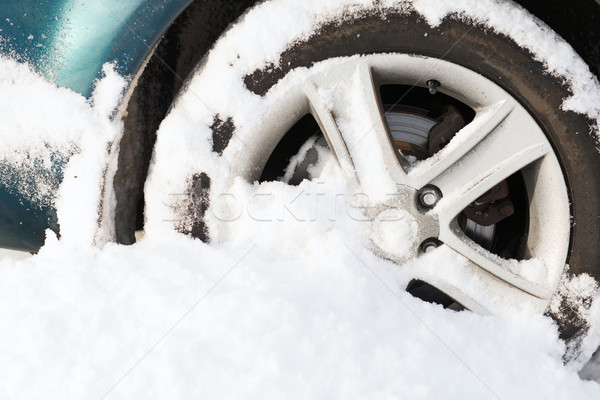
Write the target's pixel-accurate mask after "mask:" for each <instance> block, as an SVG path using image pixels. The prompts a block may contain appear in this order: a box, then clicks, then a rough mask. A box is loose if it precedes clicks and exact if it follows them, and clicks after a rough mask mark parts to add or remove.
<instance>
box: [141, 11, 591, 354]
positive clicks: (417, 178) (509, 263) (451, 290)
mask: <svg viewBox="0 0 600 400" xmlns="http://www.w3.org/2000/svg"><path fill="white" fill-rule="evenodd" d="M270 6H271V5H270V3H268V2H267V3H265V4H262V5H261V6H260V7H259V8H258V9H257V10H253V12H250V13H248V14H246V15H245V16H244V18H243V20H242V22H241V24H240V26H234V28H232V29H231V30H230V31H229V32H228V34H226V35H225V36H224V37H223V39H222V40H221V41H220V42H218V43H217V45H216V46H215V47H214V49H213V50H212V52H211V53H210V54H209V55H208V56H207V57H206V58H205V60H204V61H203V62H202V63H201V65H199V67H198V69H197V71H196V72H195V74H194V75H193V77H192V79H191V80H190V82H189V83H188V85H187V86H186V89H184V91H183V93H182V94H181V96H180V98H179V100H178V102H177V103H176V105H175V107H174V109H173V112H172V113H171V116H170V117H169V118H167V121H165V122H166V123H165V124H164V127H163V128H164V130H168V129H169V128H171V129H172V128H173V127H174V126H178V127H179V130H180V131H183V132H184V133H182V139H181V142H185V148H183V147H182V148H181V149H180V150H181V152H185V153H187V154H188V156H187V157H189V163H188V164H185V163H183V162H181V168H180V170H181V171H182V172H181V173H179V176H181V177H184V176H185V179H183V178H182V179H180V182H181V184H180V190H181V191H182V192H186V193H188V196H187V197H186V199H185V200H183V201H181V202H180V203H178V205H176V206H174V207H172V209H173V210H175V214H176V215H178V216H179V217H178V218H180V219H179V220H178V222H177V224H176V226H177V228H178V229H179V230H180V231H183V232H186V233H190V234H192V235H194V236H196V237H201V238H203V239H205V240H209V239H213V240H214V239H216V238H219V237H223V235H224V232H226V227H224V224H226V223H225V222H223V221H216V220H211V219H210V216H209V213H208V212H207V210H210V208H211V207H215V204H214V203H215V202H216V199H217V198H218V197H219V194H220V193H225V192H226V191H227V190H228V188H229V187H231V184H232V182H234V180H235V179H236V178H237V177H242V178H244V179H245V180H247V181H249V182H253V181H258V182H261V181H269V180H274V179H277V178H278V177H281V176H284V175H285V172H286V169H287V170H288V174H287V175H286V176H287V178H286V179H287V181H288V183H290V184H294V183H297V182H300V181H301V180H302V179H303V178H305V177H310V173H309V168H308V166H309V165H310V164H314V161H315V160H316V158H315V157H317V156H318V155H317V156H315V154H317V153H318V152H315V151H313V152H311V151H306V148H307V147H306V146H307V145H306V143H309V147H312V148H313V149H316V148H317V147H318V146H322V147H327V148H328V149H329V151H330V152H331V153H332V154H333V156H334V157H335V159H336V160H337V162H338V164H339V166H340V168H341V170H342V173H343V175H344V177H345V179H346V182H347V185H348V191H349V192H352V193H356V192H361V193H363V194H365V195H366V198H367V199H368V200H366V204H362V205H361V207H362V209H363V210H365V211H364V215H365V216H366V217H367V219H368V220H369V221H371V222H370V224H371V225H370V227H371V228H370V229H371V231H372V234H371V235H370V236H369V239H368V243H366V245H367V246H370V248H372V249H373V251H374V252H375V253H376V254H377V255H379V256H381V257H383V258H387V259H389V260H392V261H394V262H395V263H397V264H398V265H400V266H402V265H405V264H406V262H407V260H409V259H414V258H419V257H427V255H428V253H429V252H430V251H432V250H433V251H443V252H447V253H448V254H455V255H458V256H459V257H461V258H462V259H463V260H465V262H464V263H463V264H461V265H462V267H461V270H460V271H457V272H456V273H452V274H447V273H436V272H435V271H429V270H428V271H418V270H415V272H414V279H412V280H411V281H410V283H409V284H408V285H407V290H408V291H409V292H410V293H412V294H413V295H414V296H417V297H419V298H422V299H423V300H426V301H430V302H436V303H440V304H442V305H444V306H446V307H450V308H454V309H462V308H466V309H469V310H471V311H475V312H479V313H483V314H488V313H496V312H501V311H500V310H503V309H504V308H503V307H504V306H510V307H525V308H529V309H534V310H537V311H538V312H540V313H541V312H548V313H550V314H551V315H552V316H553V317H554V318H555V319H556V320H557V322H558V323H559V325H560V328H561V334H562V336H563V337H564V338H580V337H582V335H583V334H584V333H585V331H586V329H587V322H586V321H585V318H584V317H583V314H584V313H583V312H582V307H583V309H585V307H586V306H585V305H586V304H587V307H589V302H590V301H591V299H590V296H591V294H590V293H591V292H586V293H583V292H582V293H580V294H581V296H579V297H578V296H572V295H566V294H565V293H564V292H560V290H559V288H560V287H561V282H563V284H562V285H563V286H564V282H565V281H568V280H569V279H575V278H576V277H579V278H581V277H585V279H588V278H589V280H588V281H586V282H588V283H589V285H591V286H594V285H595V281H594V279H595V280H597V279H598V278H599V275H600V271H599V269H598V267H597V262H598V260H599V259H600V258H599V256H600V254H599V252H600V249H599V248H598V246H597V243H599V242H600V229H598V226H599V225H598V223H599V218H600V217H599V216H600V203H599V195H600V193H599V190H600V181H599V178H598V176H597V174H595V171H597V170H598V168H600V163H599V158H598V154H597V150H596V144H595V138H594V137H593V135H592V132H591V130H592V128H590V126H591V123H592V121H590V120H589V118H587V117H585V116H582V115H580V114H577V113H575V112H571V111H564V110H562V109H561V104H562V102H563V100H564V99H565V98H567V97H568V96H570V95H571V90H570V88H569V85H568V84H567V82H565V81H564V80H561V79H560V78H558V77H556V76H552V75H551V74H549V73H547V72H546V71H545V67H544V64H543V62H541V61H540V60H538V59H536V57H535V56H534V55H533V54H531V53H530V52H529V51H528V50H526V49H523V48H521V47H520V46H519V45H517V44H516V43H515V41H514V40H513V39H511V38H509V37H508V36H506V35H504V34H501V33H498V32H496V31H494V30H493V29H491V28H490V27H486V26H483V25H481V24H479V23H477V22H475V21H474V20H470V19H469V18H468V17H464V16H456V15H454V16H451V17H448V18H445V19H444V20H443V21H442V22H441V23H440V24H439V25H437V26H431V25H430V24H428V23H427V22H426V21H425V19H424V18H423V16H422V15H420V14H419V13H418V12H416V11H415V10H414V9H412V8H411V7H409V6H406V5H403V6H402V7H396V8H393V7H392V8H378V9H376V10H373V9H360V7H359V10H350V9H348V8H346V9H343V8H342V9H341V11H339V12H338V13H325V12H320V11H317V10H315V11H314V14H315V15H317V16H318V17H319V18H318V19H317V20H318V21H320V22H319V23H318V24H315V26H313V27H312V28H311V29H310V30H309V31H308V32H307V31H303V32H301V33H300V34H298V35H296V36H294V35H295V33H294V32H292V31H293V29H292V28H289V29H288V30H289V31H286V29H287V28H286V27H285V26H284V24H275V25H276V26H275V28H273V29H274V31H271V32H270V33H271V34H272V35H274V36H278V37H279V36H280V37H287V38H289V39H287V44H286V46H285V48H282V51H280V52H278V53H277V54H276V55H275V56H273V55H272V54H270V53H266V54H265V55H264V57H263V59H262V61H260V62H257V61H256V59H257V56H256V52H254V53H252V52H250V51H249V52H248V53H244V48H245V47H249V48H253V45H254V43H253V41H255V40H256V38H255V37H252V35H248V36H245V34H243V32H245V31H244V26H260V25H261V22H260V21H264V18H265V15H267V14H268V10H269V7H270ZM272 7H273V8H275V5H273V6H272ZM498 7H500V6H498ZM510 7H511V10H512V12H515V13H517V14H518V15H519V16H521V17H523V16H524V15H526V14H525V13H524V11H522V10H521V9H519V8H518V7H517V6H513V5H511V6H510ZM492 11H493V10H492ZM527 18H530V19H531V18H533V17H531V16H528V17H527ZM236 51H237V52H238V53H236ZM246 54H248V55H247V56H246ZM246 57H248V58H246ZM214 71H220V75H216V74H215V73H214ZM215 76H219V79H220V82H219V85H218V86H217V87H215V86H214V77H215ZM215 88H216V89H215ZM214 90H221V91H225V92H224V93H220V94H214V93H215V92H214ZM228 90H229V92H228ZM209 93H211V95H210V96H208V95H207V94H209ZM213 94H214V95H213ZM194 107H197V109H198V111H197V112H196V113H192V114H194V116H193V117H191V118H188V120H187V122H186V124H184V125H181V122H177V123H176V122H173V123H172V124H171V125H170V124H169V123H168V121H169V119H172V120H176V119H177V118H178V117H177V116H178V115H183V114H185V113H187V115H191V114H190V110H192V109H194ZM244 108H245V110H249V111H245V110H244ZM182 110H183V111H182ZM177 124H179V125H177ZM196 141H197V142H198V143H199V144H198V145H194V144H192V143H195V142H196ZM202 141H204V142H205V143H210V148H209V152H208V153H210V154H209V155H208V153H207V150H206V149H207V147H206V146H205V145H202V144H200V143H201V142H202ZM311 143H312V145H311ZM170 146H173V142H172V138H171V139H169V140H167V139H165V138H163V137H162V136H161V132H159V137H158V142H157V147H156V153H155V156H154V161H153V170H154V171H158V170H159V169H160V168H159V166H160V165H161V163H163V165H164V164H165V163H168V165H169V176H168V177H167V176H166V175H161V173H159V172H155V173H154V174H152V175H151V178H150V184H149V186H148V190H150V191H152V190H154V191H157V192H160V191H162V192H164V188H165V187H166V186H168V185H169V184H168V183H166V182H168V181H172V180H173V177H174V176H178V173H177V172H174V171H177V167H174V166H173V165H174V164H177V162H174V161H173V158H172V154H173V148H169V147H170ZM303 146H304V147H303ZM301 148H303V149H304V151H303V152H302V154H304V155H303V156H302V155H300V156H297V153H298V152H299V150H300V149H301ZM309 150H310V149H309ZM180 154H181V153H180ZM311 154H312V155H311ZM295 155H296V157H294V156H295ZM298 157H300V158H298ZM311 157H312V158H311ZM290 159H294V162H295V164H294V165H293V166H292V168H293V171H292V173H290V172H289V169H290V162H289V160H290ZM190 165H193V166H192V167H190ZM190 169H192V170H193V171H194V173H192V174H190ZM183 171H185V172H183ZM184 182H185V183H184ZM173 190H177V189H173ZM171 193H173V191H171ZM149 197H152V196H149ZM161 204H162V205H164V202H162V203H161ZM161 204H158V206H160V205H161ZM148 207H149V208H148V210H149V211H150V212H151V210H152V208H153V207H156V206H154V205H152V204H149V206H148ZM158 214H160V212H158ZM384 220H385V221H389V220H391V221H392V225H391V226H393V229H391V230H389V229H387V228H386V229H383V228H382V226H383V225H385V224H383V223H382V221H384ZM161 221H164V218H162V219H161ZM407 225H414V226H416V228H415V230H414V231H415V232H414V234H413V235H412V236H410V235H409V236H404V237H403V239H405V240H403V243H401V244H398V241H394V240H389V235H393V233H390V231H391V232H393V231H397V232H401V231H403V230H404V231H405V230H406V226H407ZM386 226H389V224H388V225H386ZM432 253H433V252H432ZM566 266H568V267H566ZM589 285H588V286H589ZM574 298H576V299H577V301H573V299H574ZM499 303H501V304H500V305H499ZM582 304H583V306H582ZM572 343H577V341H573V342H572ZM576 346H577V345H576V344H575V345H573V346H572V349H573V348H576ZM573 351H576V350H573Z"/></svg>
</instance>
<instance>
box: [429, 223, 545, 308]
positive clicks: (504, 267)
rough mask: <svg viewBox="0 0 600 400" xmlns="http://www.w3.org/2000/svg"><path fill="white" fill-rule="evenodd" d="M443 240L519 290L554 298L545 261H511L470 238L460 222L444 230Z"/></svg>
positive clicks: (441, 229)
mask: <svg viewBox="0 0 600 400" xmlns="http://www.w3.org/2000/svg"><path fill="white" fill-rule="evenodd" d="M439 239H440V240H441V241H442V242H443V243H444V244H445V245H446V246H448V247H450V248H452V249H453V250H454V251H456V252H457V253H459V254H461V255H462V256H463V257H465V258H467V259H468V260H469V261H470V262H472V263H473V264H474V265H477V266H479V267H480V268H482V269H484V270H486V271H488V272H489V273H491V274H492V275H494V276H496V277H497V278H500V279H502V280H503V281H504V282H508V283H510V284H511V285H512V286H514V287H515V288H518V289H520V290H521V291H524V292H527V293H529V294H531V295H534V296H536V297H538V298H540V299H550V297H551V296H552V290H551V289H550V288H549V285H550V282H548V279H549V273H548V267H547V266H546V265H545V264H544V262H543V261H542V260H539V259H531V260H524V261H517V260H507V259H504V258H502V257H500V256H498V255H496V254H493V253H491V252H489V251H487V250H485V249H483V248H481V247H480V246H479V245H477V244H476V243H475V242H473V241H472V240H471V239H470V238H469V237H467V236H466V235H465V234H464V233H463V232H462V231H461V230H460V228H459V227H458V224H457V223H456V222H453V223H451V224H450V225H449V226H442V227H440V236H439Z"/></svg>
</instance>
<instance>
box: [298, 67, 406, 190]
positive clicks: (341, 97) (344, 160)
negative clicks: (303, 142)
mask: <svg viewBox="0 0 600 400" xmlns="http://www.w3.org/2000/svg"><path fill="white" fill-rule="evenodd" d="M305 92H306V96H307V98H308V101H309V103H310V107H311V109H312V112H313V114H314V116H315V119H316V120H317V122H318V123H319V125H320V127H321V129H322V130H323V133H324V134H325V136H326V138H327V140H328V142H329V145H330V146H331V147H332V150H333V152H334V154H335V155H336V157H338V161H339V162H340V165H342V167H343V168H346V167H347V166H348V165H351V166H352V167H353V168H354V170H355V171H356V172H355V173H356V177H357V179H358V181H359V182H360V185H361V189H362V190H363V191H364V192H365V193H368V194H369V196H370V197H371V198H372V200H375V201H377V200H381V199H382V198H384V197H385V196H388V195H390V194H392V193H395V187H396V183H402V182H403V181H405V180H406V174H405V173H404V170H403V169H402V167H401V166H400V164H399V162H398V158H397V157H396V154H395V151H394V148H393V146H392V144H391V142H390V139H389V134H388V132H387V126H386V124H385V123H384V121H383V116H382V113H381V110H380V107H379V102H378V101H377V96H376V91H375V87H374V84H373V79H372V76H371V69H370V66H369V64H368V63H367V62H366V61H364V60H362V59H354V60H352V61H349V62H345V63H343V64H341V65H339V66H338V67H337V68H334V69H332V70H330V71H328V73H327V74H320V75H316V76H314V77H313V79H312V82H311V83H309V84H307V85H306V87H305Z"/></svg>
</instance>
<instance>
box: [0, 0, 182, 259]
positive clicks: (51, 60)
mask: <svg viewBox="0 0 600 400" xmlns="http://www.w3.org/2000/svg"><path fill="white" fill-rule="evenodd" d="M191 1H192V0H128V1H126V2H123V1H121V0H97V1H93V2H91V1H84V0H3V1H2V2H1V3H0V54H3V55H5V56H9V57H12V58H14V59H16V60H18V61H20V62H25V63H28V64H29V65H31V66H32V67H33V68H34V69H35V70H36V71H38V72H40V73H41V74H43V75H44V76H46V77H47V78H48V79H50V80H51V81H53V82H55V83H56V84H57V85H58V86H61V87H66V88H69V89H72V90H74V91H76V92H78V93H80V94H82V95H84V96H86V97H90V96H91V94H92V92H93V89H94V85H95V81H96V80H97V79H98V78H100V77H101V73H102V72H101V71H102V66H103V64H104V63H106V62H113V63H114V64H115V66H116V69H117V71H118V72H119V73H121V74H122V75H125V76H132V75H134V74H135V72H136V71H137V70H138V69H139V68H140V66H141V65H142V63H143V62H144V59H145V57H146V56H147V55H148V54H149V53H150V52H151V49H152V47H153V45H154V43H155V42H156V41H158V40H159V38H160V37H161V35H162V34H163V32H164V31H165V30H166V29H167V27H168V26H169V24H170V23H171V22H172V21H173V20H174V19H175V18H176V17H177V15H179V13H180V12H181V11H183V10H184V9H185V8H186V7H187V6H188V5H189V4H190V3H191ZM1 164H2V162H1V160H0V167H2V172H3V174H4V176H5V179H3V184H2V185H0V247H2V248H9V249H16V250H24V251H29V252H35V251H37V250H38V249H39V248H40V247H41V246H42V245H43V243H44V240H45V231H46V229H52V230H53V231H55V232H57V233H58V231H59V226H58V220H57V216H56V210H55V209H54V207H53V206H52V205H51V204H36V203H35V202H33V201H31V200H29V199H27V197H26V196H23V195H21V194H20V193H19V191H18V190H17V189H16V188H17V187H18V181H17V179H16V178H15V179H13V178H10V177H11V176H18V174H17V173H16V172H17V171H14V168H15V167H14V166H5V165H1ZM63 165H64V162H61V163H56V165H55V166H54V167H53V168H52V169H51V170H50V171H44V174H52V175H53V176H52V177H51V179H53V180H55V181H58V182H60V181H62V176H63Z"/></svg>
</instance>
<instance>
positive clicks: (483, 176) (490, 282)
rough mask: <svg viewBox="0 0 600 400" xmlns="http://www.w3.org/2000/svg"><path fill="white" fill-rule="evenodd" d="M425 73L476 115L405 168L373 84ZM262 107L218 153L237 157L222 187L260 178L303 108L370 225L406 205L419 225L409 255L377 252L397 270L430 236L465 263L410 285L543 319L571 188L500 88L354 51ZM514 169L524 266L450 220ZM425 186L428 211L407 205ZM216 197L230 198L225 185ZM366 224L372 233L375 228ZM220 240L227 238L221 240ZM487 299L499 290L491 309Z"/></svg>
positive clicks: (402, 58) (452, 69) (563, 254)
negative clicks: (521, 205) (524, 208)
mask: <svg viewBox="0 0 600 400" xmlns="http://www.w3.org/2000/svg"><path fill="white" fill-rule="evenodd" d="M422 71H427V74H428V75H427V78H429V77H432V78H435V79H436V80H438V81H439V82H441V83H442V84H441V87H440V88H439V90H440V91H441V92H444V93H445V94H448V95H450V96H452V97H455V98H459V99H461V100H462V101H464V102H465V103H466V104H468V105H469V106H470V107H472V108H473V109H474V110H475V111H476V116H475V118H474V120H473V121H472V122H471V123H469V124H468V125H467V126H465V127H464V128H463V129H462V130H460V131H459V132H458V133H457V134H456V136H455V137H454V138H453V139H452V140H451V141H450V144H449V145H448V146H446V147H445V148H443V149H442V150H441V151H440V152H439V153H437V154H435V155H434V156H432V157H430V158H427V159H425V160H423V161H421V162H419V163H417V164H416V165H414V166H413V167H412V168H410V169H409V170H408V172H405V169H403V168H402V166H401V165H400V163H399V161H398V157H397V156H396V153H395V150H394V149H393V148H392V146H391V144H390V139H389V133H388V132H387V128H386V126H385V123H384V122H383V121H384V120H383V118H382V114H381V111H380V109H379V106H378V103H377V99H376V96H377V94H376V89H375V88H374V86H373V85H374V84H373V79H376V80H377V81H378V83H380V84H381V83H392V82H393V83H401V84H414V83H415V82H421V81H424V79H423V72H422ZM264 102H265V103H266V105H265V108H264V110H265V111H264V115H263V117H262V118H261V119H260V120H259V121H257V123H256V125H249V126H244V127H238V128H237V130H236V135H237V139H238V143H235V144H233V145H232V146H231V148H228V149H227V150H226V151H225V154H224V157H227V158H229V159H230V160H232V161H233V163H232V167H231V171H230V173H229V176H230V181H229V183H228V184H231V183H232V182H233V179H235V177H237V176H240V177H243V178H244V179H246V180H247V181H250V182H252V181H255V180H257V179H258V178H259V177H260V173H261V171H262V169H263V168H264V164H265V162H266V160H267V159H268V158H269V155H270V154H271V152H272V151H273V149H274V147H275V146H276V145H277V143H278V142H279V141H280V140H281V138H282V136H283V135H284V134H285V132H286V131H287V130H288V128H289V127H290V126H291V125H292V124H294V123H295V122H296V120H297V119H298V117H299V116H301V115H304V114H307V113H310V114H312V115H313V116H314V117H315V119H316V120H317V121H318V123H319V125H320V128H321V131H323V133H324V135H325V137H326V139H327V142H328V144H329V147H330V148H331V150H332V153H333V154H334V155H335V157H336V159H337V161H338V163H339V165H340V167H341V169H342V171H343V174H344V176H345V177H346V180H347V182H348V187H349V190H350V191H354V192H356V191H361V192H362V193H366V194H367V195H368V197H369V202H370V204H369V209H370V210H371V211H370V212H369V213H368V217H369V218H370V219H372V220H377V218H378V216H380V215H381V212H382V210H388V211H389V210H403V211H409V214H410V216H411V218H412V219H414V220H417V221H418V226H419V229H418V230H417V231H418V232H416V233H415V235H416V238H415V239H414V242H413V243H412V244H411V245H410V246H409V247H410V249H409V250H407V253H405V254H398V252H397V251H396V250H397V249H393V248H386V245H385V244H382V241H381V240H379V241H378V243H377V244H376V245H375V250H376V251H377V252H378V254H381V255H384V256H385V257H386V258H390V259H392V260H394V261H396V262H398V263H404V261H405V259H406V258H411V257H416V255H417V249H418V247H419V244H420V243H423V242H424V241H425V240H427V239H428V238H432V237H434V238H436V239H439V240H441V242H442V243H444V245H443V247H444V250H443V251H449V252H451V253H456V254H460V255H461V256H462V257H463V258H464V259H465V263H464V264H463V266H462V268H463V270H462V271H454V273H452V274H444V273H442V274H440V273H438V272H436V271H420V270H418V268H415V271H414V273H415V278H417V279H423V280H425V281H427V282H428V283H431V284H432V285H434V286H435V287H437V288H439V289H440V290H442V291H443V292H445V293H446V294H448V295H449V296H451V297H452V298H454V299H455V300H457V301H458V302H460V303H461V304H463V305H464V306H465V307H467V308H469V309H471V310H473V311H477V312H480V313H490V312H493V310H495V309H497V306H495V305H494V304H493V303H494V302H495V301H497V300H498V299H505V300H504V301H505V302H506V303H512V305H515V306H519V305H522V304H528V305H532V307H533V308H534V309H536V310H537V311H539V312H542V311H543V310H544V309H545V308H546V307H547V306H548V303H549V301H550V298H551V296H552V295H553V293H554V292H555V290H556V287H557V286H558V283H559V280H560V278H561V274H562V272H563V269H564V265H565V260H566V258H567V251H568V246H569V231H570V225H569V218H570V217H569V202H568V195H567V190H566V185H565V183H564V180H563V179H562V171H561V168H560V166H559V163H558V160H557V159H556V156H555V155H554V153H553V152H552V149H551V146H550V143H549V142H548V140H547V138H546V137H545V135H544V133H543V132H542V131H541V129H540V128H539V127H538V126H537V124H536V123H535V121H534V120H533V118H532V117H531V116H530V115H529V114H528V113H527V112H526V111H525V109H524V108H523V107H522V106H521V105H519V104H518V103H517V102H516V101H515V100H514V99H513V98H512V97H511V96H510V95H508V94H507V93H506V92H505V91H503V90H502V89H501V88H499V87H498V86H497V85H496V84H494V83H492V82H491V81H489V80H487V79H486V78H484V77H482V76H481V75H479V74H477V73H475V72H473V71H470V70H468V69H466V68H464V67H461V66H458V65H456V64H452V63H449V62H446V61H442V60H438V59H432V58H427V57H421V56H418V57H417V56H410V55H402V54H384V55H369V56H354V57H350V58H340V59H332V60H328V61H324V62H320V63H318V64H315V65H314V66H313V67H312V68H310V69H308V70H300V71H292V72H291V73H289V74H288V75H287V76H286V77H285V78H284V79H283V80H282V81H281V82H279V83H278V84H277V85H276V86H274V87H273V88H272V89H271V90H270V91H269V92H268V93H267V94H266V96H265V98H264ZM257 132H260V135H258V134H257ZM236 144H237V146H236ZM521 170H523V175H524V178H525V181H526V185H527V186H528V189H529V190H528V192H529V193H530V198H529V201H530V205H531V206H530V210H529V212H530V230H529V234H528V247H529V251H530V257H529V258H531V259H530V260H526V261H516V260H505V259H502V258H501V257H499V256H496V255H495V254H493V253H490V252H488V251H486V250H485V249H482V248H481V247H480V246H478V245H476V244H475V243H474V242H472V241H471V240H470V239H469V238H468V237H466V236H465V235H464V234H463V233H462V231H461V230H460V229H459V228H458V227H457V223H456V217H457V215H458V214H459V213H460V212H461V210H462V209H464V208H465V207H466V206H467V205H468V204H470V203H471V202H472V201H474V200H475V199H477V198H478V197H479V196H480V195H481V194H483V193H484V192H486V191H487V190H488V189H490V188H491V187H492V186H493V185H495V184H497V183H498V182H500V181H502V180H503V179H506V178H507V177H508V176H509V175H511V174H513V173H515V172H517V171H521ZM426 185H434V186H435V187H437V188H440V190H441V192H442V194H443V198H442V199H441V200H440V201H439V202H438V203H437V204H436V205H435V207H433V209H432V210H430V211H427V212H423V210H418V209H417V208H416V207H415V206H414V204H415V201H414V199H415V198H416V196H417V192H418V191H419V190H420V189H422V188H423V187H425V186H426ZM221 190H223V191H224V192H225V191H226V190H227V185H224V186H223V187H222V188H221ZM390 194H394V195H395V196H394V197H397V198H398V199H400V200H398V202H396V203H395V204H394V205H393V206H391V207H390V206H389V204H387V203H389V201H388V200H389V198H390ZM386 202H387V203H386ZM400 220H401V221H404V219H402V218H400ZM223 224H226V222H223V221H221V222H220V225H221V226H220V227H219V228H218V229H217V231H218V232H219V233H223V232H227V229H226V227H224V226H222V225H223ZM398 228H399V227H398ZM372 229H373V230H377V229H378V227H377V226H376V224H374V226H373V228H372ZM220 239H221V240H226V239H227V235H226V234H225V235H222V236H221V237H220ZM466 276H470V277H471V278H470V280H471V282H470V283H465V277H466ZM473 277H474V278H473ZM490 292H492V293H494V294H495V295H494V296H491V297H493V300H492V302H491V303H490V298H489V297H488V295H487V294H489V293H490ZM482 294H485V295H484V296H482Z"/></svg>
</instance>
